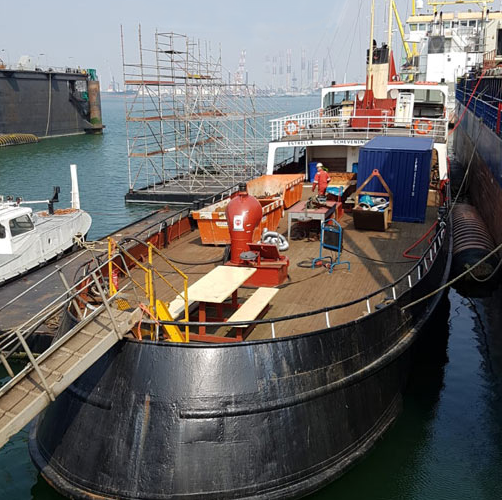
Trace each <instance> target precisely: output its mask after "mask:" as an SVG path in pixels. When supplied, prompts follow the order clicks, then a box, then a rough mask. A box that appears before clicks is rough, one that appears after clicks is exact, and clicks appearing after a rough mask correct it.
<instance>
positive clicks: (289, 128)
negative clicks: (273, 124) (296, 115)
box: [284, 120, 300, 135]
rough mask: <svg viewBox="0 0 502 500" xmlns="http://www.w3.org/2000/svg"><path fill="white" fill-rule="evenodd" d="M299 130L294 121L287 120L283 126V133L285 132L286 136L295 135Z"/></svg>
mask: <svg viewBox="0 0 502 500" xmlns="http://www.w3.org/2000/svg"><path fill="white" fill-rule="evenodd" d="M299 130H300V126H299V125H298V122H297V121H296V120H288V121H287V122H286V123H285V124H284V132H286V135H296V134H297V133H298V131H299Z"/></svg>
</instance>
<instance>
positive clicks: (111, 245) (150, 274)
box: [108, 238, 190, 342]
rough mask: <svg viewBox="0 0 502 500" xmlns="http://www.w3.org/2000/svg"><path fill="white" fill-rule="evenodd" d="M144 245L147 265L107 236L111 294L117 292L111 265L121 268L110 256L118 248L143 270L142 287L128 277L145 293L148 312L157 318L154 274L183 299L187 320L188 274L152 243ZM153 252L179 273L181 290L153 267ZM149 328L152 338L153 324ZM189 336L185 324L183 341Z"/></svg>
mask: <svg viewBox="0 0 502 500" xmlns="http://www.w3.org/2000/svg"><path fill="white" fill-rule="evenodd" d="M145 245H146V246H147V248H148V264H147V265H144V264H142V263H141V262H140V261H139V260H138V259H137V258H136V257H134V256H133V255H132V254H131V253H129V252H128V251H127V250H126V249H125V248H124V247H123V246H122V245H120V244H118V243H116V242H115V241H113V240H112V239H111V238H109V242H108V254H109V255H108V257H109V259H110V263H109V267H108V274H109V289H110V294H111V295H113V294H115V293H117V289H116V287H115V285H114V283H113V279H112V274H113V265H115V266H116V267H117V268H118V269H119V270H121V268H120V267H119V266H118V264H116V263H115V262H112V260H111V257H112V254H113V252H115V251H116V249H117V248H119V249H120V251H121V252H122V253H123V254H124V255H125V256H127V257H128V258H129V259H131V261H132V262H133V263H134V264H135V265H137V266H138V268H140V269H141V270H143V271H144V273H145V287H144V288H143V287H142V286H141V285H139V284H138V283H136V281H134V280H133V278H132V277H131V276H129V277H130V279H131V280H132V281H133V282H134V283H135V284H136V285H137V286H139V288H141V289H142V290H143V292H144V293H145V295H146V297H147V299H148V308H149V310H150V312H151V313H152V315H153V316H154V317H155V318H156V319H158V317H159V314H158V311H157V298H156V293H155V286H154V277H155V275H157V276H158V277H159V278H160V279H162V280H163V281H164V283H165V284H166V285H168V286H169V288H171V289H172V290H173V291H174V292H175V293H176V296H179V297H181V298H182V299H183V301H184V306H185V307H184V310H185V319H184V321H188V320H189V310H188V309H189V307H188V276H187V275H186V274H185V273H184V272H183V271H181V270H180V269H178V267H176V266H175V265H174V264H173V263H172V262H170V261H169V260H168V259H167V258H166V257H165V256H164V255H162V253H161V252H159V250H158V249H157V248H156V247H155V246H154V245H152V244H151V243H149V242H148V243H145ZM154 253H155V254H156V255H158V256H159V257H160V258H161V259H162V260H163V261H164V262H165V263H166V264H168V266H170V267H171V269H173V270H174V271H175V272H176V273H177V274H179V275H180V276H181V277H182V278H183V292H180V291H179V290H178V289H177V288H176V287H174V286H173V284H172V283H170V282H169V281H168V280H167V279H166V278H165V276H163V275H162V273H160V272H159V271H158V270H157V269H156V268H155V267H154V265H153V254H154ZM112 291H113V293H112ZM150 328H151V330H152V331H151V335H152V338H153V328H154V326H153V325H151V326H150ZM189 338H190V331H189V327H188V326H186V327H185V342H188V341H189Z"/></svg>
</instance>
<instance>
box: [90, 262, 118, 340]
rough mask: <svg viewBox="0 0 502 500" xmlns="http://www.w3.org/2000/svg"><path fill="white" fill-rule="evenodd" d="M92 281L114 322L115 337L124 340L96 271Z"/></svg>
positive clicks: (92, 274)
mask: <svg viewBox="0 0 502 500" xmlns="http://www.w3.org/2000/svg"><path fill="white" fill-rule="evenodd" d="M91 276H92V279H93V280H94V284H95V285H96V288H97V289H98V293H99V295H100V297H101V300H102V301H103V305H104V306H105V309H106V312H107V313H108V316H110V321H111V322H112V325H113V330H114V332H115V335H116V336H117V338H118V339H119V340H122V335H121V334H120V331H119V328H118V325H117V321H116V320H115V316H114V314H113V311H112V308H111V307H110V303H109V302H108V297H107V296H106V294H105V292H104V290H103V287H102V286H101V283H100V282H99V279H98V277H97V275H96V272H95V271H92V273H91Z"/></svg>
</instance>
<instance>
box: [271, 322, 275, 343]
mask: <svg viewBox="0 0 502 500" xmlns="http://www.w3.org/2000/svg"><path fill="white" fill-rule="evenodd" d="M270 326H271V327H272V338H273V339H275V323H270Z"/></svg>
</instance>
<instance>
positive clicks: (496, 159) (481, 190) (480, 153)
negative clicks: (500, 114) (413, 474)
mask: <svg viewBox="0 0 502 500" xmlns="http://www.w3.org/2000/svg"><path fill="white" fill-rule="evenodd" d="M464 111H465V113H464ZM457 114H458V116H463V118H462V121H461V122H460V123H459V125H458V128H457V130H456V136H455V155H456V158H457V160H458V161H459V162H460V163H461V164H462V165H465V166H467V165H469V164H470V167H469V174H468V179H467V186H468V191H469V197H470V199H471V201H472V204H473V205H474V206H475V207H476V208H477V210H478V211H479V213H480V215H481V217H482V218H483V220H484V222H485V223H486V226H487V228H488V230H489V232H490V234H491V236H492V237H493V240H494V241H495V244H496V245H500V244H501V243H502V225H501V224H500V220H501V218H502V139H501V138H500V137H499V136H498V135H497V133H496V131H494V130H492V129H491V128H490V127H489V126H487V125H486V124H485V123H484V121H483V120H482V119H480V118H478V117H477V116H475V114H474V113H473V112H472V111H471V110H470V109H468V110H465V107H464V106H463V104H461V103H459V102H458V101H457Z"/></svg>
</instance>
